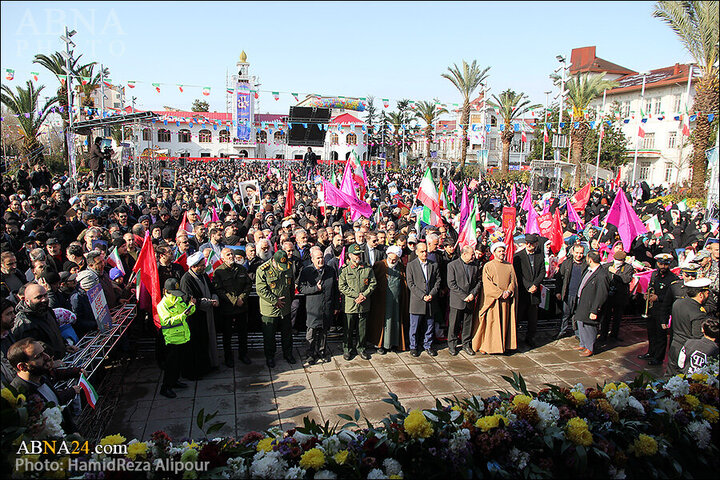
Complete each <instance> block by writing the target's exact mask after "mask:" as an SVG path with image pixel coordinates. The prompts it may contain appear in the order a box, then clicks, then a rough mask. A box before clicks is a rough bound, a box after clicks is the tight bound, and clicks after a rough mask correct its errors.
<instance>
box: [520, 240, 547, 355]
mask: <svg viewBox="0 0 720 480" xmlns="http://www.w3.org/2000/svg"><path fill="white" fill-rule="evenodd" d="M538 240H539V238H538V236H537V234H534V233H531V234H528V235H525V249H524V250H521V251H519V252H518V253H516V254H515V256H514V257H513V267H514V268H515V276H516V277H517V279H518V290H519V293H520V295H518V321H522V320H526V321H527V332H526V333H525V344H526V345H527V346H528V347H531V348H532V347H534V346H535V332H536V330H537V318H538V305H540V284H541V283H542V281H543V280H544V279H545V254H544V253H543V251H542V250H541V249H539V248H538Z"/></svg>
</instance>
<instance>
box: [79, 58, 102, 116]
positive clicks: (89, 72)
mask: <svg viewBox="0 0 720 480" xmlns="http://www.w3.org/2000/svg"><path fill="white" fill-rule="evenodd" d="M96 65H97V64H96V63H95V62H93V63H88V64H87V65H83V66H82V67H81V68H80V70H78V72H77V74H78V76H80V77H82V78H83V80H85V82H86V83H85V84H84V85H83V84H82V82H81V84H80V86H79V88H80V93H81V95H82V97H81V103H80V104H81V105H82V106H83V107H89V108H95V107H96V105H95V102H94V101H93V99H92V97H91V95H92V94H93V92H94V91H95V90H97V89H98V88H99V87H100V83H101V82H102V79H103V78H108V76H109V75H110V70H109V69H108V68H105V69H104V70H103V71H102V72H100V71H98V73H95V74H94V75H93V73H94V70H95V66H96Z"/></svg>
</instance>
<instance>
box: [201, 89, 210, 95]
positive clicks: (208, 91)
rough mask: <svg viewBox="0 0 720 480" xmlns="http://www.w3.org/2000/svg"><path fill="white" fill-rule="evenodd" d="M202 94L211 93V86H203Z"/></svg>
mask: <svg viewBox="0 0 720 480" xmlns="http://www.w3.org/2000/svg"><path fill="white" fill-rule="evenodd" d="M202 94H203V95H205V96H206V97H207V96H209V95H210V87H203V89H202Z"/></svg>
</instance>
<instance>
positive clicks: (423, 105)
mask: <svg viewBox="0 0 720 480" xmlns="http://www.w3.org/2000/svg"><path fill="white" fill-rule="evenodd" d="M438 102H439V100H438V99H437V98H436V99H434V100H433V101H432V102H428V101H425V100H423V101H421V102H419V103H418V104H417V113H416V114H415V117H416V118H418V119H420V120H422V121H424V122H425V157H426V158H430V143H431V142H432V141H433V136H432V134H433V124H434V123H435V121H436V120H437V119H438V117H439V116H440V115H442V114H444V113H448V111H447V110H446V109H444V108H443V107H438Z"/></svg>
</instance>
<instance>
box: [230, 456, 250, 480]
mask: <svg viewBox="0 0 720 480" xmlns="http://www.w3.org/2000/svg"><path fill="white" fill-rule="evenodd" d="M227 464H228V467H229V468H230V472H231V473H230V478H247V476H248V468H247V465H245V460H244V459H243V458H242V457H235V458H229V459H228V462H227Z"/></svg>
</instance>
